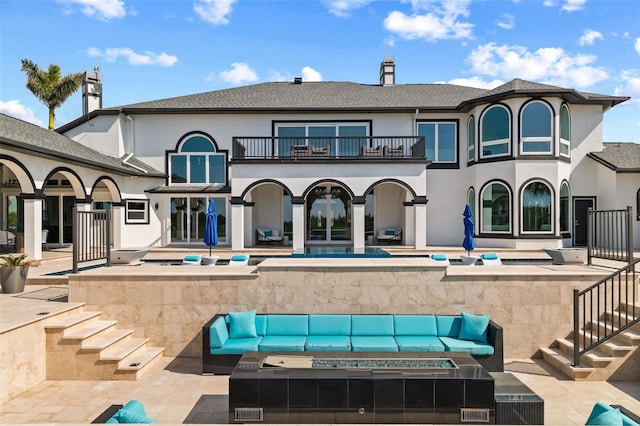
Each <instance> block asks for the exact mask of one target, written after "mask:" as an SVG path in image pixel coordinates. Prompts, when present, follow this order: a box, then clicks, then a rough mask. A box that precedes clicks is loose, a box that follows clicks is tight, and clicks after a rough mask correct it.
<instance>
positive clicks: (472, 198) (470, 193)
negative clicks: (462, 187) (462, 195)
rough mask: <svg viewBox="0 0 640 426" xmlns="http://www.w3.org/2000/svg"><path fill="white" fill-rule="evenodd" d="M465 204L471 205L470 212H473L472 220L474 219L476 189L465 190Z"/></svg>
mask: <svg viewBox="0 0 640 426" xmlns="http://www.w3.org/2000/svg"><path fill="white" fill-rule="evenodd" d="M467 204H469V206H470V207H471V213H473V220H474V221H475V220H476V190H475V189H473V188H469V191H468V192H467Z"/></svg>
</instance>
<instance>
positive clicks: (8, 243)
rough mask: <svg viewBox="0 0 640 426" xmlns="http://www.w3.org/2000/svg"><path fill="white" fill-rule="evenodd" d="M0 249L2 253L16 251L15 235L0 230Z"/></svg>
mask: <svg viewBox="0 0 640 426" xmlns="http://www.w3.org/2000/svg"><path fill="white" fill-rule="evenodd" d="M0 249H2V250H3V251H5V250H6V251H8V252H10V251H17V247H16V234H14V233H13V232H11V231H5V230H0Z"/></svg>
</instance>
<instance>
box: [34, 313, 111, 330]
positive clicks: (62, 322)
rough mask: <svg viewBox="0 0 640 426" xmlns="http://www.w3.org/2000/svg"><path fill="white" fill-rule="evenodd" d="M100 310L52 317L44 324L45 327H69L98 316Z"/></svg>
mask: <svg viewBox="0 0 640 426" xmlns="http://www.w3.org/2000/svg"><path fill="white" fill-rule="evenodd" d="M100 314H101V312H91V311H87V312H80V313H77V314H73V315H69V316H67V317H64V318H52V319H50V320H47V321H46V322H45V324H44V328H45V329H65V328H70V327H73V326H75V325H78V324H82V323H83V322H85V321H89V320H92V319H94V318H98V317H99V316H100Z"/></svg>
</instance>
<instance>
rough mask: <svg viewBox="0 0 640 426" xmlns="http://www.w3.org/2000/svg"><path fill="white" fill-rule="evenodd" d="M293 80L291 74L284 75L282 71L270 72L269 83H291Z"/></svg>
mask: <svg viewBox="0 0 640 426" xmlns="http://www.w3.org/2000/svg"><path fill="white" fill-rule="evenodd" d="M291 80H293V79H292V78H291V76H290V75H289V74H283V73H281V72H280V71H276V70H270V71H269V77H268V78H267V81H291Z"/></svg>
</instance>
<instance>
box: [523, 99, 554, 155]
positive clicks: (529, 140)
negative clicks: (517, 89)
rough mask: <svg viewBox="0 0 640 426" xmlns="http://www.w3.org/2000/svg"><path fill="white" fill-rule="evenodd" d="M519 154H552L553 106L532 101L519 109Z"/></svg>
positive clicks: (543, 101)
mask: <svg viewBox="0 0 640 426" xmlns="http://www.w3.org/2000/svg"><path fill="white" fill-rule="evenodd" d="M519 117H520V154H524V155H540V154H552V153H553V133H554V131H553V117H554V110H553V106H551V104H550V103H549V102H547V101H545V100H542V99H532V100H529V101H527V102H525V103H524V104H523V105H522V107H521V108H520V114H519Z"/></svg>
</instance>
